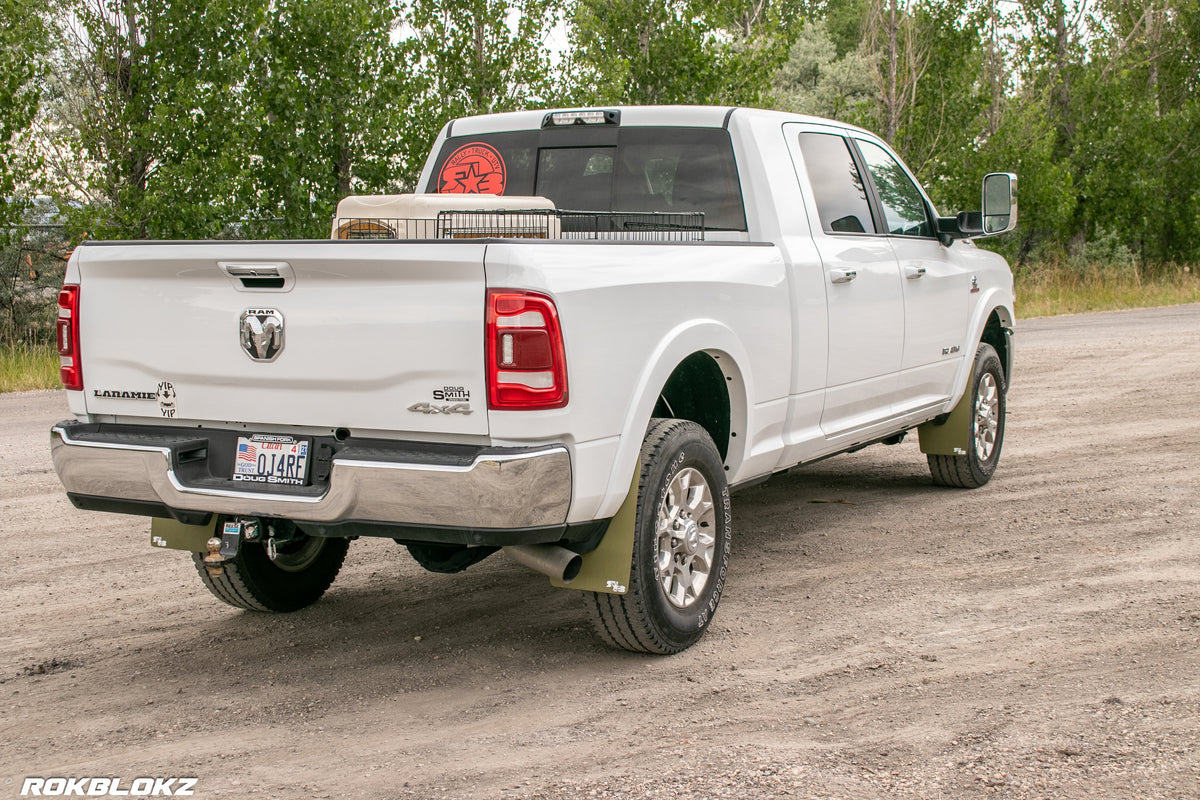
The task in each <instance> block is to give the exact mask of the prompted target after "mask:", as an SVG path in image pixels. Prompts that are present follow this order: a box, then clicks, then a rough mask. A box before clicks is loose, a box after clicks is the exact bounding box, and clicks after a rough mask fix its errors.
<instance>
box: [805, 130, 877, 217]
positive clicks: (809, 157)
mask: <svg viewBox="0 0 1200 800" xmlns="http://www.w3.org/2000/svg"><path fill="white" fill-rule="evenodd" d="M800 151H801V152H802V153H803V154H804V169H805V171H806V172H807V173H808V180H809V182H810V183H811V184H812V187H813V195H814V196H815V198H816V201H817V213H818V214H820V216H821V227H822V228H823V229H824V230H825V232H826V233H874V232H875V225H874V223H873V222H872V221H871V205H870V203H868V202H867V191H866V189H865V188H864V186H863V181H862V175H860V174H859V172H858V167H856V166H855V165H854V157H853V156H851V155H850V145H849V144H848V143H847V142H846V140H845V139H844V138H842V137H841V136H837V135H835V134H829V133H802V134H800Z"/></svg>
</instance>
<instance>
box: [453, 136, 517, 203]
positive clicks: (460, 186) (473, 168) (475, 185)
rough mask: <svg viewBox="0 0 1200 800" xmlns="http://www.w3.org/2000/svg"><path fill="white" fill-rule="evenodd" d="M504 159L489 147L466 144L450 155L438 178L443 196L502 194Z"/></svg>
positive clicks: (504, 174)
mask: <svg viewBox="0 0 1200 800" xmlns="http://www.w3.org/2000/svg"><path fill="white" fill-rule="evenodd" d="M506 178H507V172H506V170H505V168H504V159H503V158H501V157H500V153H499V152H497V150H496V148H494V147H492V146H491V145H490V144H484V143H483V142H475V143H473V144H465V145H463V146H462V147H460V148H458V149H457V150H455V151H454V152H453V153H451V154H450V157H449V158H447V159H446V163H445V164H443V165H442V172H441V174H440V175H439V176H438V191H439V192H440V193H442V194H504V183H505V180H506Z"/></svg>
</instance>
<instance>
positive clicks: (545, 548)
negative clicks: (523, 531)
mask: <svg viewBox="0 0 1200 800" xmlns="http://www.w3.org/2000/svg"><path fill="white" fill-rule="evenodd" d="M504 552H505V553H506V554H507V555H508V557H509V558H511V559H512V560H513V561H516V562H517V563H518V564H524V565H525V566H527V567H529V568H530V569H532V570H534V571H535V572H540V573H541V574H543V575H545V576H547V577H549V578H552V579H554V580H556V581H562V582H563V583H570V582H571V581H573V580H574V579H575V577H576V576H577V575H579V571H580V570H581V569H583V556H581V555H579V554H578V553H576V552H573V551H571V550H568V549H567V548H565V547H559V546H558V545H556V544H516V545H511V546H509V547H505V548H504Z"/></svg>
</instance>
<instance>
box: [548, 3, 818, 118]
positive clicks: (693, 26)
mask: <svg viewBox="0 0 1200 800" xmlns="http://www.w3.org/2000/svg"><path fill="white" fill-rule="evenodd" d="M793 15H794V11H793V10H792V8H791V7H790V6H787V5H783V4H771V3H768V2H766V1H765V0H763V1H762V2H751V1H750V0H729V1H728V2H723V0H649V2H646V1H645V0H576V1H575V4H574V6H573V7H572V10H571V16H570V18H571V22H572V41H573V44H574V46H575V48H576V51H577V59H578V61H579V63H580V65H582V66H583V67H584V68H585V69H586V70H588V71H589V72H590V75H591V77H592V80H594V81H595V83H596V87H595V91H594V93H593V95H592V97H591V100H592V102H596V103H630V104H637V103H650V104H655V103H713V104H725V103H728V104H737V105H756V104H758V103H759V102H760V100H761V99H762V97H763V96H764V94H765V93H766V92H767V91H769V88H770V82H771V78H772V76H773V75H774V73H775V71H776V70H777V69H778V68H779V67H780V65H781V64H782V63H783V62H784V60H785V59H786V57H787V52H788V47H789V45H790V43H791V37H792V35H793V29H794V25H793Z"/></svg>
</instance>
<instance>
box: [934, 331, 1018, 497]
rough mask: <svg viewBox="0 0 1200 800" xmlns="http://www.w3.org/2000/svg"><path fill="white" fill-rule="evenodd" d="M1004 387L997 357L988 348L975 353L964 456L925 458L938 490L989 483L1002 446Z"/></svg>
mask: <svg viewBox="0 0 1200 800" xmlns="http://www.w3.org/2000/svg"><path fill="white" fill-rule="evenodd" d="M1007 394H1008V384H1007V381H1005V379H1004V367H1003V366H1001V364H1000V356H999V355H997V354H996V350H995V349H994V348H993V347H992V346H991V345H990V344H980V345H979V349H978V350H976V351H975V366H974V370H973V371H972V373H971V413H970V415H969V417H968V420H969V421H968V425H969V426H970V429H969V431H968V434H967V441H968V443H969V444H968V445H967V453H966V455H961V456H943V455H929V456H927V458H928V459H929V472H930V474H931V475H933V482H934V483H936V484H938V485H939V486H953V487H956V488H960V489H977V488H979V487H980V486H983V485H984V484H985V483H987V482H988V481H989V480H991V479H992V475H993V474H994V473H995V472H996V464H998V463H999V461H1000V448H1001V446H1002V445H1003V444H1004V415H1005V411H1006V409H1007V407H1008V406H1007V402H1006V399H1005V398H1006V395H1007Z"/></svg>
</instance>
